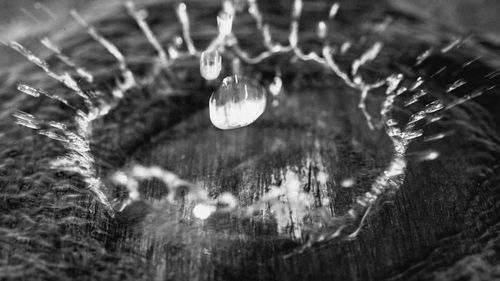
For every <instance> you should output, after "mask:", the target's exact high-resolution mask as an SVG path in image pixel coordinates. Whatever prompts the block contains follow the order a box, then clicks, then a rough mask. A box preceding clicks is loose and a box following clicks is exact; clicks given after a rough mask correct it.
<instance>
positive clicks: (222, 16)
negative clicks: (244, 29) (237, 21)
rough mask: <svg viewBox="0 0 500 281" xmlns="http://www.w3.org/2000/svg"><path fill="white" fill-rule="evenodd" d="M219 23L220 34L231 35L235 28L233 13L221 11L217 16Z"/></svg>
mask: <svg viewBox="0 0 500 281" xmlns="http://www.w3.org/2000/svg"><path fill="white" fill-rule="evenodd" d="M217 25H218V26H219V34H221V35H224V36H226V35H229V34H231V30H232V29H233V14H231V13H228V12H224V11H222V12H220V13H219V15H218V16H217Z"/></svg>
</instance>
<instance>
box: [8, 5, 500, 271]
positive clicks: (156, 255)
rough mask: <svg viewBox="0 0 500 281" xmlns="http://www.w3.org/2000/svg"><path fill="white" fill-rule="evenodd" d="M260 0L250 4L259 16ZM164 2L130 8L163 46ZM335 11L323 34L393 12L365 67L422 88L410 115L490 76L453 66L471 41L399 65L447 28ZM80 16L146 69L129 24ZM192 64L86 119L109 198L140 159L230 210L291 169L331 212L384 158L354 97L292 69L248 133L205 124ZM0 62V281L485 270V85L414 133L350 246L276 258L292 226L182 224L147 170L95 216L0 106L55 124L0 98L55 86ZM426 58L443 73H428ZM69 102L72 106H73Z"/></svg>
mask: <svg viewBox="0 0 500 281" xmlns="http://www.w3.org/2000/svg"><path fill="white" fill-rule="evenodd" d="M200 3H201V2H194V3H192V5H193V6H195V5H201V6H200V7H205V8H206V9H207V10H206V11H205V10H204V12H203V13H201V12H200V14H198V13H197V12H194V14H193V18H194V21H195V22H196V20H197V19H203V17H204V16H206V14H215V8H216V7H217V5H215V4H214V3H211V2H210V3H209V2H207V3H205V2H203V3H205V4H200ZM273 3H274V2H273ZM277 3H278V2H276V3H274V4H272V5H271V4H270V5H269V6H270V7H268V8H269V9H268V10H265V11H267V12H269V13H274V12H275V11H276V8H277V7H278V6H279V5H278V4H277ZM309 4H310V3H309ZM203 5H205V6H203ZM273 5H275V6H273ZM323 6H324V7H327V6H328V5H327V4H323V3H322V2H321V3H320V4H318V5H309V6H307V7H308V9H306V10H307V11H308V12H310V13H311V15H316V14H315V13H317V14H320V11H322V10H324V9H323V8H324V7H323ZM168 7H169V6H168V5H165V4H163V5H153V6H151V7H149V8H148V9H149V10H150V18H149V19H150V20H151V22H152V26H153V29H154V31H155V32H156V33H157V34H158V36H159V37H160V38H161V40H162V42H168V41H167V40H169V39H170V37H171V35H172V34H175V33H176V32H177V31H178V26H175V27H171V28H163V27H164V26H165V25H166V24H167V23H172V22H173V19H172V18H170V19H165V15H167V16H168V15H172V11H171V10H166V9H167V8H168ZM322 7H323V8H322ZM343 7H344V9H345V12H344V14H340V15H339V17H340V18H339V19H338V21H339V22H338V23H337V25H336V26H335V27H336V28H337V30H339V31H338V34H337V36H333V37H334V39H333V40H334V42H336V40H339V41H342V40H345V39H346V38H349V39H352V40H354V38H356V39H357V38H358V37H357V36H358V35H359V34H362V33H365V32H366V26H365V25H366V23H367V22H370V21H379V20H380V19H383V18H384V16H386V15H391V16H392V17H393V18H395V23H394V25H393V26H394V28H388V30H387V31H386V32H385V33H383V34H382V35H373V36H375V38H378V37H376V36H380V38H382V39H383V40H384V43H385V49H384V50H385V51H384V52H383V53H382V54H381V56H380V57H379V58H378V60H377V61H376V62H375V63H374V64H373V65H371V66H370V67H368V68H367V70H366V73H365V75H368V76H370V77H373V78H375V77H384V76H385V75H387V74H390V73H394V72H403V73H404V74H405V75H406V76H407V77H409V79H414V78H416V77H417V76H422V77H423V78H424V80H426V81H427V83H426V84H425V87H427V88H428V89H429V92H430V94H429V96H428V97H427V98H424V99H423V100H422V101H421V102H420V103H418V104H416V105H415V108H412V109H411V110H414V109H416V108H418V107H419V106H422V105H424V104H426V102H428V101H429V100H432V99H436V98H439V99H444V100H448V99H451V98H450V95H451V94H449V93H446V91H445V90H446V88H447V87H448V86H449V85H450V84H451V83H453V82H454V81H456V80H457V79H464V80H465V81H467V84H466V85H465V86H464V87H462V88H461V89H459V90H457V91H456V92H454V93H453V95H455V96H461V95H464V94H467V93H469V92H471V91H474V90H477V89H480V88H481V87H486V86H490V85H496V84H498V82H499V81H498V76H497V77H493V78H485V77H486V76H487V75H488V73H490V72H491V71H493V69H494V66H492V65H491V61H494V59H492V60H491V61H488V60H487V58H489V57H486V58H485V59H484V60H479V61H476V62H475V63H472V64H470V65H469V66H467V67H465V68H463V67H462V66H463V64H464V63H466V62H468V61H470V60H471V59H473V58H475V57H476V56H477V53H476V51H478V52H479V51H481V52H482V54H488V51H491V49H488V47H487V46H485V45H481V44H480V43H477V41H475V42H473V43H470V44H465V46H464V47H463V48H461V49H459V50H454V51H453V52H451V53H446V54H442V53H440V52H437V53H436V54H435V55H433V56H431V57H430V58H429V59H428V60H427V61H426V62H425V63H424V64H422V65H420V66H418V67H415V66H414V59H415V57H416V56H417V55H419V54H420V53H421V51H423V50H424V49H426V48H428V46H430V45H432V44H435V45H434V46H440V45H439V44H441V43H445V42H447V41H448V38H449V37H448V36H449V35H450V33H448V31H443V30H440V29H433V30H429V28H431V27H429V26H428V25H427V24H426V23H422V22H419V21H418V19H415V18H412V17H410V16H408V15H406V14H400V13H399V12H397V11H395V10H392V9H391V8H390V7H388V6H385V5H380V6H379V5H377V6H376V8H374V7H373V6H372V4H370V3H365V2H362V1H360V2H356V3H353V4H344V6H343ZM209 8H211V9H212V10H210V9H209ZM200 10H202V9H200ZM353 15H356V16H357V17H358V18H356V19H354V18H353ZM172 16H173V15H172ZM279 16H281V18H280V17H279ZM282 18H283V15H281V14H279V13H278V14H277V15H276V17H275V18H274V19H272V20H274V21H275V22H277V24H279V21H280V20H282ZM313 18H314V16H310V18H306V20H305V23H304V25H305V26H309V27H311V26H314V23H315V21H314V22H312V21H311V20H312V19H313ZM359 18H362V19H363V20H358V19H359ZM241 24H242V25H245V24H248V22H245V21H244V22H242V23H241ZM96 25H97V27H98V28H100V30H103V33H105V34H108V35H109V36H110V38H112V40H114V41H113V42H115V43H117V45H118V46H119V47H120V49H122V50H125V51H124V52H125V53H126V54H127V55H128V56H129V57H131V58H133V59H132V60H133V62H132V63H131V65H132V69H133V71H134V72H135V73H138V75H145V76H147V75H149V72H148V70H149V69H148V62H147V60H144V59H142V58H143V57H147V56H151V55H152V54H154V53H153V51H152V50H150V49H146V47H144V46H147V43H144V42H143V41H144V39H140V40H142V41H138V39H137V38H139V35H140V34H139V33H138V31H137V30H136V29H133V28H132V26H133V22H132V21H131V20H130V19H128V18H127V17H126V16H125V15H124V12H123V10H118V12H116V13H115V14H113V16H111V17H110V18H108V19H106V20H102V21H98V22H97V23H96ZM202 25H203V22H198V24H195V25H194V26H193V30H200V29H197V28H203V27H200V26H202ZM368 25H369V24H368ZM116 27H119V28H120V29H119V30H123V29H121V28H124V27H127V29H125V30H128V31H127V32H122V33H120V32H108V33H106V30H108V31H109V30H111V31H112V30H113V28H116ZM162 28H163V29H162ZM206 28H207V29H209V28H208V27H206ZM281 28H282V29H277V31H282V32H283V34H282V35H281V36H283V37H286V36H285V35H286V34H285V33H284V32H285V30H286V29H285V27H281ZM434 28H436V27H434ZM212 31H213V30H212ZM424 31H425V32H427V33H425V34H424ZM198 32H199V33H196V32H195V35H198V37H196V36H195V39H196V38H201V39H199V41H200V42H206V40H207V38H208V37H209V36H208V35H206V34H205V35H204V34H203V32H201V31H198ZM242 32H243V33H245V32H246V31H242ZM442 33H443V34H442ZM245 34H246V33H245ZM278 36H280V35H278ZM205 37H207V38H205ZM64 39H65V40H61V42H65V43H61V44H64V45H63V47H64V50H65V51H66V52H67V53H68V54H69V55H70V56H71V57H74V58H76V59H78V60H79V62H81V63H82V64H83V65H85V66H87V67H88V68H90V69H92V70H93V71H95V72H96V73H99V74H98V75H96V77H98V78H99V81H98V83H97V84H98V85H99V86H100V87H104V88H105V87H106V86H107V85H109V84H111V83H112V82H113V81H114V78H113V71H114V70H115V69H111V70H110V69H109V68H110V67H109V65H112V64H113V63H112V59H111V58H109V56H107V55H102V54H103V53H104V52H103V50H102V48H99V46H97V45H96V44H95V42H92V41H91V40H89V39H88V38H87V37H85V34H84V33H78V32H76V33H73V34H71V35H66V38H64ZM136 39H137V40H136ZM370 39H372V38H369V40H370ZM248 41H251V40H248ZM27 43H28V45H35V44H30V42H29V41H28V42H27ZM359 44H360V46H359V50H358V49H357V47H355V49H354V50H353V54H350V55H347V56H346V57H344V60H345V61H343V60H342V59H341V60H340V61H341V63H344V64H342V65H343V66H346V65H347V64H346V62H350V61H352V58H353V57H355V56H356V52H358V51H360V50H362V49H363V46H362V44H363V43H359ZM474 44H476V45H474ZM478 46H479V47H481V48H482V49H481V50H479V49H477V48H478ZM435 48H439V47H435ZM474 48H476V49H474ZM82 50H85V51H86V52H82ZM2 51H3V52H5V53H7V54H11V55H12V56H14V53H13V52H12V51H10V50H7V49H6V48H3V49H2ZM493 53H494V52H493ZM141 55H142V57H141ZM134 59H135V60H134ZM48 61H49V62H50V63H51V64H52V65H55V67H56V69H57V68H58V67H60V68H62V66H61V65H60V64H58V63H57V61H56V60H55V59H53V58H49V60H48ZM194 63H195V62H189V61H188V62H185V63H184V64H181V66H179V69H176V74H177V75H178V76H179V77H180V78H181V80H182V79H184V80H187V81H190V82H188V83H181V84H180V85H178V88H177V90H178V93H177V92H176V94H177V95H175V96H173V97H172V96H166V95H165V94H164V85H163V84H162V83H163V82H164V81H162V79H164V77H165V76H164V74H160V75H159V76H158V77H156V79H155V80H153V81H152V82H151V83H150V84H146V85H143V86H141V87H138V88H136V89H133V90H131V91H130V92H128V93H127V96H126V98H125V99H124V100H122V101H121V102H120V104H119V105H118V106H117V108H116V109H114V110H113V111H112V112H110V114H108V115H107V116H106V117H104V118H103V119H100V120H97V121H96V122H95V123H94V126H95V129H94V134H93V139H92V141H93V144H92V150H93V152H94V155H95V156H96V158H97V160H98V168H99V173H100V175H101V177H102V178H103V179H104V181H105V182H106V183H107V184H108V188H109V196H110V197H111V198H115V197H117V198H119V197H123V196H126V193H125V191H124V190H123V189H122V188H119V187H117V186H114V185H113V184H112V183H111V181H110V180H109V177H110V176H111V175H112V174H113V172H114V171H116V170H119V169H126V168H129V167H131V166H133V165H135V164H141V165H157V166H160V167H162V168H165V169H168V170H171V171H173V172H175V173H177V174H178V175H179V176H181V177H182V178H185V179H187V180H189V181H192V182H194V183H196V184H198V185H200V186H203V187H204V188H205V189H206V190H208V191H209V193H210V195H212V196H216V195H218V194H220V193H221V192H231V193H232V194H234V195H236V196H237V197H238V199H239V200H240V201H241V202H243V203H244V204H250V203H252V202H254V201H255V200H257V199H258V198H259V196H261V195H262V194H263V193H264V192H265V191H267V190H268V188H269V187H270V186H272V185H278V186H279V185H280V184H282V183H283V182H286V181H287V177H288V179H290V178H296V179H298V180H299V181H300V187H301V189H302V191H303V192H305V193H307V194H309V195H310V198H312V200H315V202H316V201H317V202H321V201H322V200H323V199H324V198H328V199H329V200H330V202H331V212H332V217H333V216H338V215H342V214H344V213H345V212H346V211H347V210H348V209H349V208H350V206H351V205H352V204H353V201H354V198H355V196H357V195H360V194H362V193H364V192H366V191H367V190H368V189H369V187H370V183H371V182H372V181H373V179H374V178H375V177H376V176H377V175H379V174H380V173H381V172H382V171H383V170H384V168H385V166H386V165H387V163H388V162H389V161H390V157H391V154H392V148H391V144H390V141H389V139H388V138H387V137H386V136H385V133H384V132H383V131H375V132H373V131H370V130H369V129H368V128H367V126H366V124H365V122H364V119H363V116H362V115H361V113H360V111H359V109H358V108H357V103H358V96H357V93H356V92H355V91H353V90H352V89H349V88H348V87H346V86H345V85H343V83H342V82H341V81H339V79H337V78H335V77H334V76H332V75H328V74H324V73H323V71H322V70H321V69H317V68H311V67H309V66H307V65H306V66H304V65H298V66H295V67H292V66H290V67H287V68H285V69H284V81H285V82H286V83H285V91H284V93H282V95H281V96H280V98H279V105H278V106H276V107H273V106H270V105H269V106H268V109H267V110H266V112H265V114H264V115H263V117H262V118H260V119H259V120H258V121H257V122H255V123H254V124H252V125H251V126H249V127H245V128H242V129H237V130H232V131H221V130H218V129H216V128H214V127H213V126H212V125H211V124H210V121H209V118H208V109H207V108H206V106H207V100H208V97H209V94H210V93H211V91H212V90H213V88H214V85H206V84H204V83H203V82H201V81H199V78H196V77H197V72H196V65H195V64H194ZM281 63H283V62H281ZM15 66H16V67H13V68H12V69H13V70H12V71H10V73H8V72H6V71H4V73H3V74H2V78H3V79H2V81H3V83H2V86H1V88H2V89H5V91H4V92H3V93H2V97H3V100H4V101H5V102H3V103H2V105H1V110H2V111H1V112H0V114H1V119H0V120H1V121H0V128H1V132H2V133H3V135H2V137H1V138H0V145H1V154H0V161H1V166H0V172H1V173H0V176H1V178H0V187H1V190H2V191H1V192H2V194H3V202H2V203H1V204H0V210H1V229H0V230H1V233H0V237H1V240H0V247H1V248H2V251H1V253H0V258H1V264H0V265H1V266H2V267H1V268H0V273H1V275H0V278H5V279H14V277H15V278H17V279H20V280H23V279H24V280H36V279H47V280H49V279H50V280H56V279H61V280H67V279H69V278H72V279H81V280H91V279H100V280H113V279H114V280H124V279H130V280H138V279H142V280H497V279H499V278H500V267H499V266H498V264H499V263H500V255H499V254H498V252H499V249H498V247H499V245H500V204H499V202H500V190H499V189H500V186H499V180H500V178H499V177H498V175H499V173H498V172H499V171H498V168H499V166H498V163H499V161H498V160H499V156H500V154H499V153H500V148H499V142H500V138H499V136H498V127H497V126H498V121H499V120H498V119H499V118H500V117H499V115H498V105H499V104H500V103H499V100H498V97H499V96H498V92H497V91H496V90H493V91H492V92H491V93H489V94H488V95H484V96H482V97H480V98H478V99H477V100H476V101H475V102H469V103H467V104H464V105H462V106H459V107H455V108H453V109H451V110H449V111H447V112H446V114H445V115H444V117H443V119H442V120H441V121H438V122H436V123H433V124H431V125H429V126H426V127H424V129H425V130H424V134H425V136H430V135H434V134H436V133H439V132H449V133H450V135H449V136H447V137H446V138H444V139H442V140H437V141H433V142H424V141H423V139H421V140H419V141H416V142H415V143H413V144H412V145H411V146H410V150H409V154H408V160H409V165H408V170H407V172H406V180H405V183H404V185H403V186H401V188H400V189H399V190H398V191H397V192H396V193H395V194H394V195H393V197H391V198H390V200H388V201H387V204H384V205H382V206H379V207H378V208H377V209H376V210H374V211H373V212H372V213H371V214H370V216H369V217H368V218H367V220H366V222H365V224H364V225H363V228H362V230H361V231H360V232H359V235H358V236H357V237H356V238H354V239H352V240H334V241H330V242H326V243H322V244H319V245H316V246H314V247H313V248H311V249H308V250H306V251H304V252H302V253H296V254H292V255H290V256H285V255H286V254H290V253H291V252H292V251H293V250H294V249H297V248H298V247H300V244H301V242H302V241H303V240H302V239H303V238H304V237H301V235H302V233H306V232H304V230H303V229H302V228H301V223H302V222H301V220H297V219H295V218H294V217H293V216H292V217H291V218H290V217H280V216H278V215H277V214H272V213H271V212H270V210H265V212H263V213H260V214H258V215H256V216H254V217H252V218H247V219H242V218H238V217H236V216H231V215H227V214H226V215H216V216H214V217H212V218H209V219H208V220H206V221H200V220H197V219H195V218H193V217H192V215H191V211H190V210H191V209H192V202H190V201H189V199H188V198H183V199H181V200H179V201H178V202H177V203H175V204H168V203H167V202H166V201H165V200H164V196H165V194H166V192H165V188H164V187H163V186H162V184H161V183H160V182H158V181H154V180H151V181H146V182H143V183H142V184H141V191H142V192H143V194H144V196H145V198H146V199H147V200H145V202H138V203H134V204H133V205H132V206H130V207H128V208H127V209H126V210H125V211H124V212H122V213H120V214H118V215H117V216H116V217H115V218H111V217H109V216H107V215H106V214H105V212H104V211H103V208H102V206H100V205H99V203H98V202H97V201H96V200H95V198H94V197H93V195H92V194H90V193H89V192H87V191H86V188H85V185H84V184H83V183H82V179H81V177H79V176H78V175H74V174H70V173H67V172H60V171H54V170H52V169H51V168H50V167H49V165H48V163H50V161H52V160H53V159H55V158H56V157H58V156H60V155H62V153H64V152H65V151H64V149H62V146H61V145H60V144H59V143H57V142H56V141H53V140H49V139H47V138H44V137H43V136H40V135H37V134H36V133H35V132H32V131H30V130H28V129H27V128H22V127H20V126H16V125H14V124H13V119H12V118H11V117H10V114H11V113H12V112H13V111H14V110H16V109H21V110H24V111H26V112H29V113H31V114H34V115H36V116H37V117H40V118H44V119H56V120H62V121H64V122H68V123H71V116H72V113H71V112H69V111H68V110H66V109H64V108H62V107H61V106H59V105H56V104H55V103H53V102H51V101H48V100H43V99H42V100H37V99H33V98H30V97H19V94H18V93H16V92H15V91H14V86H15V83H16V81H19V80H22V81H27V82H31V83H32V84H34V85H37V86H39V87H45V88H46V89H47V90H51V91H55V92H59V93H62V94H66V96H68V93H67V91H66V90H65V89H64V88H63V87H62V86H60V85H58V84H56V83H54V82H51V81H50V80H49V79H48V78H47V77H46V76H45V75H44V74H41V73H40V71H39V70H38V69H36V68H34V67H32V66H31V65H29V64H26V63H24V62H23V60H22V58H18V62H16V64H15ZM443 66H446V69H445V70H444V71H442V72H440V74H435V73H436V72H437V71H438V70H439V69H441V68H442V67H443ZM270 69H272V68H271V67H269V66H268V65H263V66H260V67H259V68H257V69H253V68H251V70H252V71H253V72H252V73H255V72H259V71H262V72H263V73H264V78H266V77H267V76H269V73H270V72H269V71H271V70H270ZM431 76H432V77H431ZM267 78H268V77H267ZM382 99H383V93H376V94H375V95H373V96H371V97H370V98H369V108H370V110H371V111H373V112H376V111H377V108H378V107H377V106H378V105H379V103H380V101H381V100H382ZM426 99H429V100H426ZM70 100H71V101H72V102H78V99H77V98H70ZM405 110H407V109H405ZM405 110H403V109H401V108H398V110H397V111H396V114H397V116H398V118H402V119H404V118H405V116H407V112H405ZM430 149H432V150H436V151H438V152H439V154H440V156H439V158H438V159H436V160H434V161H418V155H419V154H418V153H419V152H422V151H428V150H430ZM325 176H326V177H325ZM347 178H354V179H355V180H356V185H355V186H354V187H353V188H344V187H342V186H341V184H340V183H341V182H342V180H344V179H347ZM325 179H326V181H325ZM292 207H293V206H292Z"/></svg>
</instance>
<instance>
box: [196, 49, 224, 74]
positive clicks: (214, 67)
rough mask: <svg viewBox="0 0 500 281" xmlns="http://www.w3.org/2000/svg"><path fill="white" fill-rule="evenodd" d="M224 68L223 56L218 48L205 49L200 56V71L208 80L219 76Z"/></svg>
mask: <svg viewBox="0 0 500 281" xmlns="http://www.w3.org/2000/svg"><path fill="white" fill-rule="evenodd" d="M221 68H222V58H221V56H220V54H219V52H217V51H216V50H214V51H205V52H203V53H201V56H200V73H201V76H202V77H203V78H205V79H206V80H214V79H216V78H217V77H219V74H220V71H221Z"/></svg>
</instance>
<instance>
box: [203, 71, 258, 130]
mask: <svg viewBox="0 0 500 281" xmlns="http://www.w3.org/2000/svg"><path fill="white" fill-rule="evenodd" d="M265 108H266V92H265V90H264V88H263V87H262V86H260V85H259V84H257V83H255V82H253V81H252V80H250V79H248V78H245V77H241V76H238V75H232V76H228V77H226V78H224V80H222V84H221V85H220V86H219V88H218V89H217V90H216V91H215V92H214V93H213V94H212V96H211V97H210V104H209V109H210V120H211V121H212V123H213V124H214V126H215V127H217V128H219V129H222V130H228V129H235V128H240V127H244V126H247V125H249V124H251V123H252V122H254V121H255V120H257V118H259V116H260V115H261V114H262V113H264V110H265Z"/></svg>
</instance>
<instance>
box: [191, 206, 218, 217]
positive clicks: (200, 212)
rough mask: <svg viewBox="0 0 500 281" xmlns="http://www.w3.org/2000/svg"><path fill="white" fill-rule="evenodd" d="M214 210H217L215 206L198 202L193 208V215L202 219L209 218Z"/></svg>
mask: <svg viewBox="0 0 500 281" xmlns="http://www.w3.org/2000/svg"><path fill="white" fill-rule="evenodd" d="M214 212H215V207H214V206H210V205H207V204H203V203H200V204H197V205H196V206H194V208H193V215H194V216H195V217H196V218H198V219H200V220H206V219H208V217H210V216H211V215H212V214H213V213H214Z"/></svg>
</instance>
